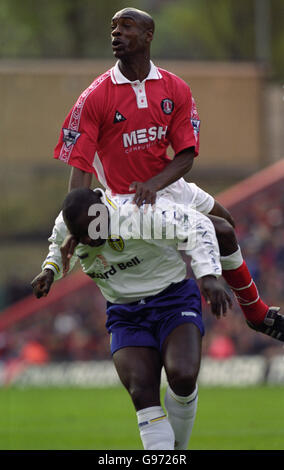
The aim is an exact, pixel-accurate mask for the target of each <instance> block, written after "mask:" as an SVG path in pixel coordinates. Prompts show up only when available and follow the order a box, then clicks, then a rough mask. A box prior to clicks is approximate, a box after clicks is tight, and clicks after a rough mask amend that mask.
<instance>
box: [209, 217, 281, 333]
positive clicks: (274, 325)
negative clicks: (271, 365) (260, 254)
mask: <svg viewBox="0 0 284 470" xmlns="http://www.w3.org/2000/svg"><path fill="white" fill-rule="evenodd" d="M209 218H210V219H211V221H212V222H213V224H214V227H215V231H216V235H217V239H218V243H219V248H220V254H221V264H222V276H223V277H224V279H225V280H226V282H227V283H228V285H229V287H230V288H231V289H232V291H233V292H234V293H235V296H236V299H237V301H238V304H239V306H240V307H241V309H242V311H243V313H244V316H245V318H246V320H247V324H248V325H249V326H250V327H251V328H253V329H254V330H256V331H260V332H262V333H264V334H267V335H269V336H272V337H274V338H276V339H279V340H280V341H284V316H283V315H281V314H280V313H278V312H279V310H280V308H279V307H269V306H268V305H267V304H266V303H265V302H263V300H262V299H261V298H260V296H259V293H258V290H257V287H256V285H255V283H254V281H253V279H252V277H251V275H250V272H249V270H248V267H247V265H246V262H245V261H244V260H243V257H242V253H241V250H240V247H239V245H238V241H237V238H236V234H235V231H234V229H233V227H232V225H231V224H230V223H229V222H227V221H226V220H225V219H223V218H220V217H216V216H209Z"/></svg>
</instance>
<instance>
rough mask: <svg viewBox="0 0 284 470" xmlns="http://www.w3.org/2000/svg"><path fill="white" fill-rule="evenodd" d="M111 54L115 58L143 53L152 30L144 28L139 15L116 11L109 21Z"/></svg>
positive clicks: (148, 42) (150, 38)
mask: <svg viewBox="0 0 284 470" xmlns="http://www.w3.org/2000/svg"><path fill="white" fill-rule="evenodd" d="M111 39H112V50H113V54H114V56H115V57H117V58H123V57H127V56H131V55H132V56H133V55H136V54H139V53H143V52H144V51H145V50H147V48H148V47H149V44H150V42H151V40H152V32H151V31H149V30H147V29H146V28H145V25H144V23H143V21H142V20H141V19H139V16H138V17H137V16H136V15H135V14H131V13H127V14H120V13H117V14H116V15H115V16H114V17H113V19H112V22H111Z"/></svg>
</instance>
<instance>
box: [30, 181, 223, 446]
mask: <svg viewBox="0 0 284 470" xmlns="http://www.w3.org/2000/svg"><path fill="white" fill-rule="evenodd" d="M89 214H93V215H89ZM118 222H119V224H117V223H118ZM114 223H115V224H116V225H115V227H116V228H115V230H116V236H113V235H112V228H113V227H114ZM94 224H95V225H94ZM106 227H107V230H106ZM157 227H158V232H156V231H155V230H156V228H157ZM98 228H99V232H98ZM118 229H119V231H120V233H119V235H118V234H117V231H118ZM68 230H69V231H70V233H71V234H72V235H73V236H74V237H75V238H76V240H77V241H78V245H77V247H76V251H75V255H74V256H73V258H72V259H71V263H70V264H71V265H73V264H74V262H75V261H76V259H77V257H79V259H80V263H81V265H82V269H83V271H84V272H85V273H86V274H87V275H89V276H90V277H91V278H92V279H93V280H94V281H95V282H96V284H97V285H98V287H99V288H100V290H101V292H102V293H103V295H104V297H105V298H106V300H107V322H106V327H107V329H108V332H109V333H111V337H112V341H111V352H112V355H113V361H114V364H115V367H116V370H117V372H118V375H119V377H120V379H121V382H122V384H123V385H124V386H125V387H126V389H127V390H128V392H129V394H130V396H131V399H132V401H133V404H134V407H135V409H136V413H137V420H138V426H139V430H140V436H141V440H142V443H143V446H144V449H147V450H167V449H174V448H175V449H187V446H188V441H189V438H190V435H191V431H192V427H193V423H194V419H195V414H196V409H197V399H198V389H197V384H196V380H197V376H198V372H199V367H200V360H201V340H202V336H203V334H204V326H203V322H202V312H201V296H200V291H199V289H198V285H197V283H196V281H194V280H193V279H186V265H185V263H184V261H183V259H182V257H181V256H180V253H179V250H178V248H179V247H181V248H183V249H185V250H186V253H187V254H188V255H189V256H190V257H191V266H192V269H193V272H194V274H195V277H196V278H197V279H198V280H199V282H200V287H201V291H202V293H203V295H204V297H205V298H206V299H207V301H208V302H210V303H211V308H212V312H213V313H214V314H215V315H216V316H217V317H220V316H221V315H225V314H226V310H227V307H228V306H229V307H231V300H230V297H229V295H228V294H227V292H226V291H225V289H224V287H223V286H222V284H221V283H220V282H219V281H218V277H219V276H220V275H221V272H222V269H221V264H220V259H219V248H218V243H217V239H216V235H215V231H214V227H213V224H212V223H211V221H210V220H209V219H208V218H207V217H205V216H203V215H202V214H200V213H199V212H197V211H195V210H193V209H192V208H190V207H177V206H176V205H174V204H173V205H171V204H170V203H169V200H167V199H165V200H163V199H162V198H160V200H159V204H158V206H157V207H156V210H155V211H152V210H150V209H149V210H148V211H147V212H145V211H144V210H143V209H142V208H141V209H140V210H139V211H137V209H136V207H135V206H134V205H133V204H131V202H128V201H125V204H122V205H121V206H116V204H115V202H114V201H112V200H111V199H109V198H107V197H106V196H105V194H104V192H103V191H102V190H94V191H92V190H90V189H86V188H84V189H76V190H74V191H71V192H70V193H69V194H68V196H67V197H66V198H65V201H64V204H63V212H62V213H61V214H60V215H59V216H58V218H57V220H56V224H55V227H54V229H53V233H52V236H51V238H50V241H51V245H50V250H49V255H48V256H47V258H46V260H45V261H44V263H43V271H42V273H40V274H39V275H38V276H37V277H36V278H35V279H34V280H33V281H32V286H33V289H34V293H35V295H36V297H41V296H42V295H47V294H48V292H49V289H50V286H51V285H52V282H53V280H54V279H57V278H59V277H61V276H62V274H63V266H62V261H61V255H60V246H61V244H62V241H63V240H64V238H65V236H66V234H67V233H68ZM153 230H154V234H157V233H158V236H160V237H162V238H160V239H155V238H153ZM168 230H169V232H168ZM102 233H103V235H102ZM169 233H170V236H169ZM98 234H99V235H98ZM129 234H130V237H129V236H128V235H129ZM145 234H147V235H146V237H147V238H142V237H143V236H144V237H145ZM149 234H150V237H149ZM179 244H181V245H179ZM162 367H164V368H165V372H166V376H167V380H168V384H169V385H168V388H167V392H166V397H165V408H166V410H167V414H166V413H165V412H164V409H163V408H162V406H161V401H160V380H161V368H162Z"/></svg>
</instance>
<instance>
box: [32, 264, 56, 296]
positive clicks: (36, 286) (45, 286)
mask: <svg viewBox="0 0 284 470" xmlns="http://www.w3.org/2000/svg"><path fill="white" fill-rule="evenodd" d="M53 280H54V272H53V271H52V270H51V269H44V270H43V271H42V272H41V273H40V274H38V276H36V277H35V278H34V279H33V280H32V282H31V286H32V288H33V293H34V295H35V296H36V297H37V298H38V299H39V298H40V297H46V296H47V294H48V292H49V290H50V287H51V284H52V283H53Z"/></svg>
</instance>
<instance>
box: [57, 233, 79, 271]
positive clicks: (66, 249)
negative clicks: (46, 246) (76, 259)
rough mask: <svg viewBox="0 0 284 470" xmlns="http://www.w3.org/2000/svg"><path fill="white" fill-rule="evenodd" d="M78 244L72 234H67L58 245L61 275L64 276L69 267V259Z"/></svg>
mask: <svg viewBox="0 0 284 470" xmlns="http://www.w3.org/2000/svg"><path fill="white" fill-rule="evenodd" d="M77 245H78V241H77V240H76V238H75V237H74V235H71V234H70V235H67V237H66V238H65V240H64V241H63V243H62V245H61V247H60V253H61V259H62V270H63V276H65V275H66V274H67V273H68V271H69V268H70V260H71V259H72V256H73V254H74V251H75V248H76V246H77Z"/></svg>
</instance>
